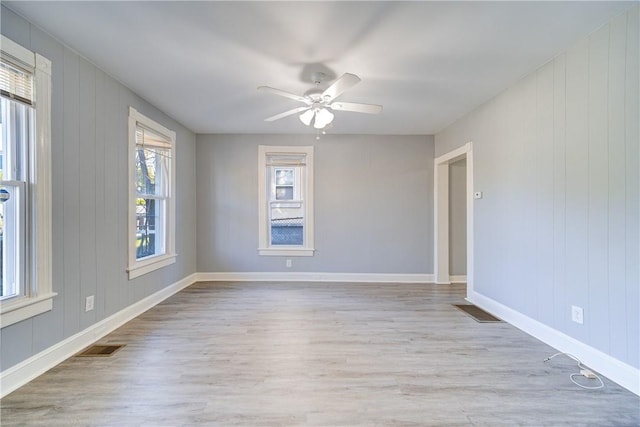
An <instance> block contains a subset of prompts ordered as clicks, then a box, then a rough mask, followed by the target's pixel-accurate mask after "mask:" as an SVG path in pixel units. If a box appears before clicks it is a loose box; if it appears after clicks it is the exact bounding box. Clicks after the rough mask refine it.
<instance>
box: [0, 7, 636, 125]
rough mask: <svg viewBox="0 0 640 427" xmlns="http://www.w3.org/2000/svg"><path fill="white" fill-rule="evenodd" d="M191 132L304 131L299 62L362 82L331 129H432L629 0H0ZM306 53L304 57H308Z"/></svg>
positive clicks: (306, 70) (303, 79) (305, 74)
mask: <svg viewBox="0 0 640 427" xmlns="http://www.w3.org/2000/svg"><path fill="white" fill-rule="evenodd" d="M3 4H5V5H7V6H8V7H10V8H11V9H12V10H14V11H16V12H17V13H19V14H20V15H22V16H24V17H26V18H27V19H28V20H30V21H31V22H33V23H35V24H37V25H38V26H40V27H42V28H43V29H45V30H46V31H47V32H49V33H50V34H52V35H53V36H55V37H56V38H57V39H59V40H61V41H62V42H64V43H65V44H67V45H68V46H70V47H72V48H73V49H75V50H76V51H78V52H79V53H80V54H82V55H83V56H85V57H86V58H88V59H89V60H91V61H92V62H93V63H95V64H96V65H97V66H99V67H100V68H102V69H103V70H105V71H106V72H107V73H109V74H111V75H112V76H114V77H116V78H117V79H118V80H120V81H121V82H123V83H124V84H125V85H127V86H128V87H130V88H131V89H132V90H134V91H135V92H136V93H138V94H139V95H141V96H142V97H143V98H145V99H147V100H148V101H149V102H151V103H152V104H154V105H155V106H157V107H158V108H160V109H161V110H163V111H164V112H166V113H167V114H169V115H170V116H172V117H174V118H175V119H177V120H178V121H180V122H181V123H183V124H184V125H185V126H187V127H188V128H190V129H191V130H193V131H195V132H198V133H306V132H313V130H312V129H309V128H306V127H305V126H304V125H303V124H302V123H301V122H300V121H299V120H298V119H297V118H296V116H290V117H287V118H284V119H282V120H279V121H276V122H270V123H268V122H264V121H263V119H264V118H266V117H269V116H271V115H274V114H277V113H280V112H283V111H285V110H289V109H292V108H295V107H297V106H299V105H300V104H299V103H297V102H296V101H294V100H291V99H287V98H282V97H279V96H275V95H272V94H268V93H261V92H258V91H257V90H256V88H257V87H258V86H260V85H267V86H273V87H277V88H280V89H284V90H287V91H290V92H294V93H298V94H302V93H303V92H305V91H306V90H307V89H309V88H311V87H312V86H313V84H312V83H311V80H310V74H311V71H313V70H316V69H322V70H325V71H326V72H329V73H333V74H334V75H335V76H336V77H339V76H340V75H342V74H343V73H345V72H350V73H354V74H357V75H358V76H360V77H361V78H362V82H361V83H359V84H358V85H356V86H355V87H353V88H352V89H350V90H349V91H348V92H345V94H343V95H342V96H341V97H340V100H342V101H350V102H363V103H374V104H382V105H383V106H384V110H383V112H382V113H381V114H380V115H377V116H373V115H367V114H358V113H351V112H344V111H338V112H336V118H335V120H334V127H333V129H331V132H332V133H347V134H348V133H360V134H387V135H391V134H396V135H408V134H433V133H436V132H438V131H440V130H441V129H443V128H444V127H446V126H447V125H449V124H451V123H452V122H453V121H455V120H456V119H458V118H460V117H462V116H463V115H464V114H466V113H468V112H469V111H471V110H473V109H474V108H476V107H478V106H479V105H481V104H482V103H484V102H486V101H487V100H489V99H491V98H492V97H494V96H495V95H497V94H498V93H500V92H501V91H502V90H504V89H506V88H507V87H509V86H511V85H512V84H514V83H515V82H516V81H517V80H518V79H519V78H521V77H523V76H524V75H526V74H527V73H529V72H531V71H532V70H534V69H535V68H537V67H539V66H540V65H542V64H544V63H545V62H547V61H548V60H550V59H551V58H553V57H554V56H555V55H557V54H558V53H560V52H562V51H563V50H566V49H567V48H569V47H570V46H571V45H572V44H573V43H574V42H576V41H577V40H578V39H580V38H581V37H582V36H584V35H586V34H587V33H589V32H591V31H593V30H595V29H596V28H597V27H599V26H600V25H602V24H604V23H605V22H607V21H608V20H609V19H611V18H612V17H614V16H615V15H617V14H619V13H621V12H622V11H624V10H626V9H627V8H629V7H630V6H631V5H632V4H633V2H626V3H622V2H610V1H604V2H591V1H589V2H394V1H388V2H342V1H332V2H307V1H300V2H239V1H235V2H206V1H200V2H182V1H176V2H173V1H165V2H128V1H125V2H94V1H91V2H84V1H83V2H57V1H46V2H13V1H3ZM314 64H315V65H314Z"/></svg>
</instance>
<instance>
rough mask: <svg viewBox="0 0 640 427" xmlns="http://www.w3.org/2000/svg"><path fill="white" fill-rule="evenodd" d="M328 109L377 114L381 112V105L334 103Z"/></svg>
mask: <svg viewBox="0 0 640 427" xmlns="http://www.w3.org/2000/svg"><path fill="white" fill-rule="evenodd" d="M329 107H330V108H331V109H332V110H339V111H354V112H356V113H368V114H378V113H379V112H380V111H382V105H375V104H358V103H356V102H334V103H333V104H330V105H329Z"/></svg>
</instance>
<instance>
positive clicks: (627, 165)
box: [436, 6, 640, 390]
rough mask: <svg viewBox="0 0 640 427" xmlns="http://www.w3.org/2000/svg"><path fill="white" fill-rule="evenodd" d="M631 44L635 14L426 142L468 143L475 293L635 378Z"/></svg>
mask: <svg viewBox="0 0 640 427" xmlns="http://www.w3.org/2000/svg"><path fill="white" fill-rule="evenodd" d="M638 40H639V36H638V7H637V6H635V7H633V8H632V9H630V10H629V11H628V12H627V13H624V14H622V15H620V16H618V17H617V18H615V19H614V20H613V21H611V22H610V23H608V24H607V25H604V26H603V27H601V28H600V29H598V30H597V31H595V32H594V33H592V34H590V35H589V36H588V37H586V38H584V39H582V40H580V41H579V42H578V43H577V44H576V45H575V46H573V47H572V48H571V49H569V50H568V51H567V52H564V53H562V54H560V55H558V56H557V57H556V58H555V59H553V60H552V61H550V62H549V63H547V64H545V65H544V66H542V67H540V68H539V69H538V70H537V71H535V72H534V73H532V74H530V75H529V76H527V77H525V78H524V79H523V80H521V81H520V82H518V83H517V84H516V85H514V86H513V87H512V88H511V89H509V90H507V91H506V92H504V93H503V94H501V95H500V96H498V97H497V98H496V99H494V100H492V101H490V102H489V103H487V104H486V105H484V106H482V107H481V108H479V109H477V110H476V111H474V112H472V113H470V114H469V115H467V116H466V117H464V118H462V119H461V120H459V121H458V122H456V123H454V124H453V125H452V126H450V127H449V128H447V129H445V130H444V131H443V132H441V133H439V134H438V135H436V156H439V155H442V154H443V153H446V152H448V151H450V150H451V149H453V148H455V147H456V146H458V145H461V144H463V143H466V142H467V141H470V140H472V141H473V144H474V167H475V171H476V174H475V176H474V184H475V187H476V190H477V191H483V192H484V198H483V199H482V200H478V201H476V203H475V205H474V206H475V230H476V236H475V242H476V247H475V255H476V258H475V265H476V270H475V282H474V286H475V290H476V291H477V292H478V293H479V294H481V295H482V296H484V297H487V298H490V299H492V300H494V301H496V302H497V303H499V304H502V305H504V306H506V307H508V308H509V309H512V310H515V311H516V312H518V313H521V314H524V315H525V316H527V317H529V318H531V319H533V320H535V321H538V322H541V323H542V324H544V325H546V326H549V327H550V328H552V329H553V330H556V331H558V332H560V333H562V334H566V335H567V336H569V337H571V338H573V339H576V340H578V341H579V342H581V343H584V344H586V345H587V346H590V347H592V348H595V349H597V350H598V351H601V352H603V353H605V354H607V355H610V356H612V357H613V358H614V359H616V360H618V361H621V362H623V363H624V364H626V365H628V366H631V367H633V368H635V369H636V372H637V369H638V368H639V367H640V366H639V363H640V352H639V351H640V342H639V340H640V329H639V328H640V307H639V304H640V271H639V269H640V267H639V265H640V255H639V253H640V252H639V248H638V246H639V241H640V238H639V236H640V232H639V224H640V220H639V213H638V207H639V200H640V191H639V187H638V186H639V182H640V178H639V172H638V171H639V170H640V168H639V164H638V161H639V152H638V146H639V137H638V117H639V110H638V104H639V98H640V94H639V90H638V81H639V79H638V75H639V71H638ZM572 305H575V306H579V307H582V308H583V309H584V324H583V325H580V324H578V323H575V322H572V320H571V306H572ZM636 387H637V380H636ZM638 390H640V388H638Z"/></svg>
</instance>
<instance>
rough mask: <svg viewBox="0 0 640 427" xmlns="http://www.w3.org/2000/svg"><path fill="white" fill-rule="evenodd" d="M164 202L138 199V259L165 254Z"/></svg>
mask: <svg viewBox="0 0 640 427" xmlns="http://www.w3.org/2000/svg"><path fill="white" fill-rule="evenodd" d="M164 205H165V203H164V201H163V200H158V199H143V198H137V199H136V259H140V258H145V257H149V256H153V255H159V254H163V253H164V252H165V248H164V234H163V233H164V231H163V230H164V223H163V218H164V216H165V215H164Z"/></svg>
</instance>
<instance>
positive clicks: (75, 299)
mask: <svg viewBox="0 0 640 427" xmlns="http://www.w3.org/2000/svg"><path fill="white" fill-rule="evenodd" d="M1 12H2V23H1V29H2V34H3V35H5V36H7V37H9V38H11V39H13V40H14V41H16V42H18V43H20V44H21V45H23V46H24V47H26V48H28V49H31V50H33V51H35V52H38V53H40V54H41V55H43V56H45V57H47V58H48V59H50V60H51V61H52V65H53V75H52V163H53V165H52V181H53V206H52V207H53V213H52V214H53V290H54V292H57V293H58V296H57V297H56V298H55V299H54V300H53V310H52V311H50V312H48V313H44V314H42V315H40V316H37V317H35V318H31V319H28V320H25V321H23V322H20V323H17V324H14V325H11V326H8V327H6V328H2V330H1V332H0V339H1V341H2V346H1V350H0V360H1V364H2V366H1V369H2V370H5V369H7V368H9V367H11V366H13V365H15V364H16V363H18V362H20V361H22V360H25V359H27V358H28V357H30V356H32V355H34V354H36V353H38V352H40V351H42V350H44V349H46V348H48V347H50V346H52V345H54V344H56V343H58V342H60V341H62V340H63V339H65V338H68V337H70V336H71V335H74V334H76V333H77V332H80V331H82V330H83V329H85V328H87V327H89V326H91V325H93V324H94V323H96V322H99V321H100V320H103V319H104V318H106V317H108V316H110V315H112V314H114V313H116V312H118V311H120V310H122V309H124V308H126V307H127V306H129V305H131V304H133V303H135V302H136V301H139V300H140V299H142V298H144V297H146V296H148V295H150V294H152V293H154V292H156V291H158V290H160V289H162V288H164V287H166V286H168V285H170V284H172V283H174V282H176V281H178V280H179V279H182V278H184V277H186V276H188V275H189V274H191V273H194V272H195V236H196V233H195V221H196V215H195V207H194V206H195V201H196V199H195V193H194V191H193V189H194V188H195V171H194V169H193V165H194V164H195V135H194V134H193V133H192V132H190V131H189V130H187V129H186V128H184V127H183V126H181V125H180V124H179V123H177V122H176V121H175V120H172V119H171V118H169V117H167V116H166V115H164V114H163V113H162V112H160V111H158V110H157V109H156V108H154V107H153V106H152V105H150V104H148V103H147V102H145V101H144V100H142V99H141V98H139V97H138V96H136V95H135V94H134V93H133V92H131V91H130V90H129V89H127V88H126V87H124V86H122V85H121V84H120V83H118V82H117V81H115V80H114V79H113V78H111V77H110V76H108V75H106V74H105V73H104V72H103V71H101V70H99V69H97V68H96V67H95V66H94V65H92V64H91V63H89V62H87V61H86V60H85V59H83V58H81V57H79V56H78V55H76V54H75V53H74V52H73V51H71V50H70V49H68V48H67V47H65V46H63V45H61V44H60V43H58V42H57V41H56V40H54V39H53V38H51V37H50V36H48V35H47V34H45V33H44V32H42V31H41V30H40V29H38V28H37V27H35V26H33V25H31V24H30V23H28V22H27V21H25V20H24V19H22V18H21V17H19V16H17V15H16V14H14V13H13V12H12V11H10V10H9V9H7V8H6V7H4V6H2V11H1ZM130 105H131V106H133V107H135V108H136V109H137V110H138V111H140V112H141V113H143V114H145V115H147V116H149V117H151V118H152V119H154V120H156V121H158V122H160V123H162V124H163V125H165V126H166V127H168V128H170V129H172V130H175V131H176V133H177V142H176V144H177V154H176V157H177V159H176V162H177V165H176V169H177V231H176V240H177V242H176V250H177V252H178V260H177V263H176V264H173V265H171V266H169V267H166V268H164V269H161V270H158V271H156V272H153V273H151V274H147V275H145V276H142V277H140V278H138V279H135V280H132V281H129V280H128V279H127V274H126V267H127V202H128V201H127V199H128V186H127V162H128V161H127V144H128V140H127V117H128V107H129V106H130ZM89 295H95V309H94V310H93V311H90V312H88V313H85V311H84V300H85V297H86V296H89Z"/></svg>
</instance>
